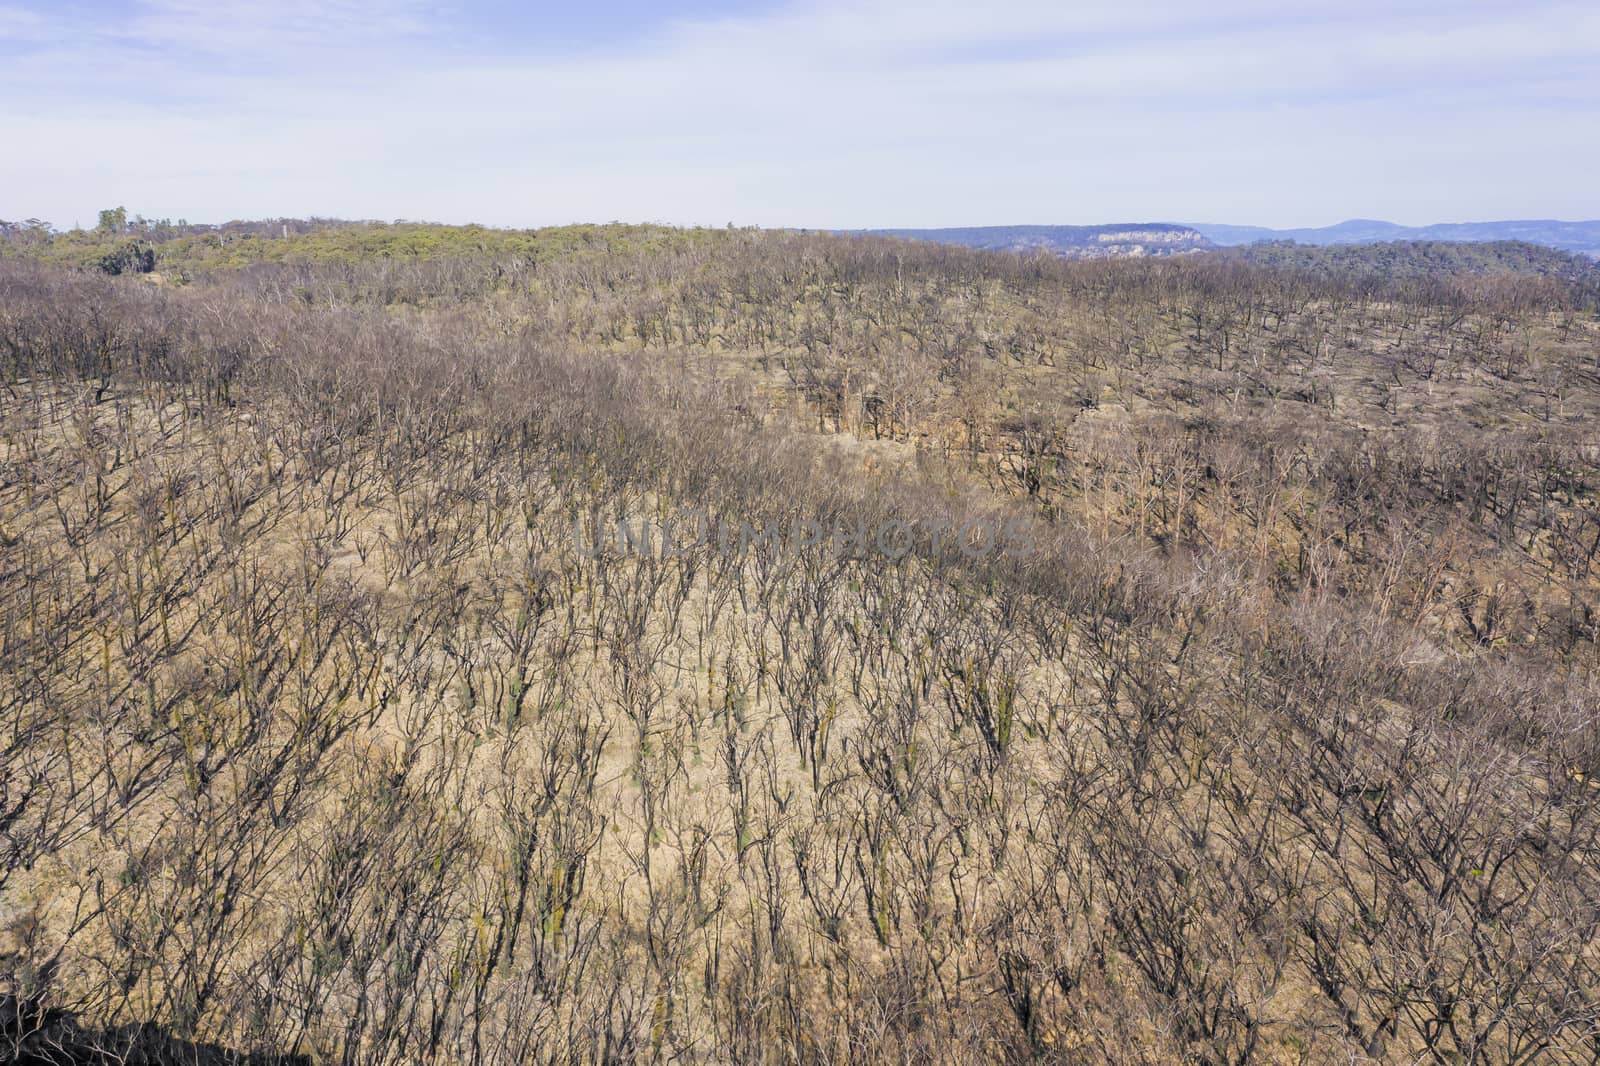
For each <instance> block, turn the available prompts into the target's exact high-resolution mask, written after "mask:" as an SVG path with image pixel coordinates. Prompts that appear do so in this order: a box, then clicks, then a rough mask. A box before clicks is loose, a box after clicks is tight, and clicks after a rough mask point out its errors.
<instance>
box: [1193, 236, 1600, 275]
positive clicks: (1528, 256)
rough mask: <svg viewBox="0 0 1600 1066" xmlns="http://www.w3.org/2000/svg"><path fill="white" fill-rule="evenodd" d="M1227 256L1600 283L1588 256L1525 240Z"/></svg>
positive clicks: (1250, 251) (1266, 246) (1338, 271)
mask: <svg viewBox="0 0 1600 1066" xmlns="http://www.w3.org/2000/svg"><path fill="white" fill-rule="evenodd" d="M1216 254H1217V255H1218V256H1219V257H1221V258H1224V259H1230V260H1236V261H1240V262H1246V263H1253V264H1258V265H1262V266H1272V267H1285V268H1289V269H1293V270H1307V271H1312V272H1315V273H1319V274H1324V275H1328V276H1330V277H1331V276H1340V277H1348V278H1376V279H1382V278H1402V277H1405V278H1426V277H1438V276H1441V275H1463V274H1518V275H1526V276H1532V277H1549V278H1560V279H1563V280H1565V281H1570V282H1575V283H1578V284H1588V285H1595V284H1600V264H1596V263H1595V261H1594V260H1593V259H1590V258H1589V257H1587V256H1582V255H1575V254H1573V253H1571V252H1560V251H1556V250H1555V249H1554V248H1545V247H1542V246H1540V245H1537V244H1528V243H1526V242H1523V241H1492V242H1485V243H1475V242H1456V241H1385V242H1380V243H1372V244H1333V245H1315V244H1295V243H1294V242H1292V241H1261V242H1258V243H1255V244H1246V245H1237V246H1234V247H1232V248H1227V249H1224V250H1222V251H1219V252H1217V253H1216Z"/></svg>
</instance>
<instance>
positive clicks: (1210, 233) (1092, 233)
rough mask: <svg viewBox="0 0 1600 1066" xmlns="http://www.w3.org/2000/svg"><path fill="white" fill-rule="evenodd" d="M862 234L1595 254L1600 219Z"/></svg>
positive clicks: (1006, 244)
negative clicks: (1478, 246) (1441, 246)
mask: <svg viewBox="0 0 1600 1066" xmlns="http://www.w3.org/2000/svg"><path fill="white" fill-rule="evenodd" d="M855 232H859V233H870V234H877V235H880V236H886V237H905V238H909V239H911V240H922V241H939V242H942V243H945V244H960V245H965V246H966V247H969V248H983V249H987V250H990V251H1003V252H1032V251H1044V252H1052V253H1054V254H1056V255H1064V256H1071V257H1086V256H1094V257H1098V256H1124V255H1134V256H1139V255H1180V254H1184V253H1188V252H1201V251H1208V250H1211V249H1214V248H1226V247H1233V246H1236V245H1244V244H1254V243H1258V242H1262V241H1294V242H1296V243H1298V244H1309V245H1319V246H1328V245H1344V244H1382V243H1390V242H1395V241H1447V242H1455V243H1460V242H1468V241H1470V242H1486V241H1523V242H1526V243H1528V244H1537V245H1540V246H1542V247H1545V248H1555V249H1558V250H1560V251H1564V252H1572V253H1576V254H1579V255H1587V256H1590V257H1600V220H1596V221H1591V222H1558V221H1554V220H1541V219H1532V220H1517V221H1506V222H1447V223H1441V224H1439V225H1434V226H1401V225H1397V224H1396V223H1393V222H1380V221H1376V220H1373V219H1362V218H1358V219H1351V220H1349V221H1348V222H1340V223H1339V224H1337V225H1334V226H1322V227H1318V228H1310V229H1269V228H1267V227H1265V226H1234V225H1224V224H1220V223H1209V222H1206V223H1199V222H1197V223H1188V224H1178V223H1172V222H1126V223H1116V224H1113V225H1104V226H968V227H955V228H948V229H880V230H858V231H855Z"/></svg>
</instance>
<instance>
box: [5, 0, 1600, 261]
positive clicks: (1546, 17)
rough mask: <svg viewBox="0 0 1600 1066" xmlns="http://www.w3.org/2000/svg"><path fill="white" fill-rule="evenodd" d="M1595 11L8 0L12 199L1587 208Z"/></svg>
mask: <svg viewBox="0 0 1600 1066" xmlns="http://www.w3.org/2000/svg"><path fill="white" fill-rule="evenodd" d="M1597 175H1600V4H1595V3H1594V2H1593V0H1586V2H1583V3H1565V2H1544V0H1523V2H1520V3H1510V2H1501V0H1497V2H1492V3H1491V2H1478V0H1303V2H1296V0H1270V2H1269V0H1204V2H1198V0H1148V2H1146V0H1053V2H1047V0H964V2H948V0H837V2H835V0H821V2H792V3H738V2H735V0H653V2H652V0H625V2H620V3H606V2H603V0H597V2H590V3H586V4H585V3H563V4H550V3H544V2H542V0H533V2H523V3H516V2H513V0H491V2H475V0H452V2H433V0H121V2H112V0H77V2H74V0H0V218H10V219H22V218H29V217H36V218H43V219H46V220H48V221H50V222H52V223H54V224H55V225H56V226H58V227H68V226H71V225H73V224H75V223H83V224H85V225H91V226H92V225H93V224H94V221H95V217H96V213H97V212H98V210H99V209H101V208H104V207H111V206H116V205H119V204H120V205H125V206H126V207H127V209H128V210H129V212H130V213H137V214H141V215H144V216H145V217H147V218H173V219H177V218H186V219H188V220H189V221H192V222H220V221H225V220H227V219H232V218H262V217H281V216H288V217H304V216H310V215H318V216H325V217H326V216H332V217H341V218H375V219H398V218H407V219H426V220H430V221H441V222H479V223H484V224H487V225H495V226H536V225H549V224H559V223H567V222H580V221H590V222H595V221H610V220H623V221H654V222H667V223H673V224H686V225H687V224H703V225H719V226H720V225H724V224H726V223H729V222H732V223H735V224H736V225H760V226H773V227H775V226H804V227H816V228H841V229H842V228H871V227H912V226H919V227H921V226H955V225H1001V224H1020V223H1054V224H1091V223H1098V222H1129V221H1180V222H1230V223H1239V224H1255V225H1267V226H1279V227H1288V226H1310V225H1326V224H1329V223H1333V222H1337V221H1340V220H1342V219H1346V218H1382V219H1387V220H1390V221H1394V222H1400V223H1405V224H1411V225H1420V224H1427V223H1433V222H1451V221H1481V220H1488V219H1505V218H1565V219H1589V218H1597V217H1600V180H1597Z"/></svg>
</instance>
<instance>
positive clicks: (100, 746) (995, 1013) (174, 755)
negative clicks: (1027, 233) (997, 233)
mask: <svg viewBox="0 0 1600 1066" xmlns="http://www.w3.org/2000/svg"><path fill="white" fill-rule="evenodd" d="M175 228H177V227H175ZM1108 232H1109V231H1108ZM1119 232H1120V231H1119ZM274 234H275V235H274ZM1095 239H1096V240H1098V237H1096V238H1095ZM1182 239H1183V240H1187V238H1182ZM131 241H145V242H146V243H147V244H148V246H149V248H148V250H149V251H150V253H151V255H152V257H153V259H152V260H150V261H148V262H147V261H146V260H145V259H144V258H143V251H144V249H143V248H141V249H139V250H137V254H136V255H135V254H132V253H130V255H129V256H128V257H122V258H119V259H118V260H117V263H118V264H121V263H124V262H126V263H131V264H132V265H133V266H134V267H135V268H142V267H144V266H146V265H148V266H149V267H150V269H149V270H144V269H133V270H125V271H123V272H121V273H116V274H112V273H108V272H107V271H106V270H105V257H106V256H107V255H114V254H115V255H120V250H121V249H123V248H125V247H126V245H127V243H128V242H131ZM1106 243H1115V241H1114V240H1110V241H1107V242H1106ZM0 245H3V247H4V253H3V255H0V577H3V579H0V724H3V726H4V729H3V731H0V1060H3V1059H5V1058H7V1057H8V1056H10V1057H13V1058H17V1059H19V1060H21V1061H38V1060H39V1059H40V1058H41V1057H42V1056H44V1055H46V1054H49V1055H53V1056H55V1057H56V1058H57V1059H67V1058H70V1059H71V1060H72V1061H78V1062H91V1061H92V1062H137V1061H152V1059H153V1060H154V1061H158V1062H160V1061H196V1062H208V1063H209V1062H223V1061H234V1062H237V1061H250V1062H253V1063H260V1064H268V1063H289V1062H294V1063H296V1064H300V1063H326V1062H339V1063H348V1064H352V1066H391V1064H395V1063H407V1064H410V1063H423V1064H441V1066H442V1064H456V1063H470V1064H480V1063H482V1064H493V1066H500V1064H512V1063H524V1062H539V1063H552V1064H554V1063H563V1064H565V1063H575V1062H604V1063H627V1062H640V1061H650V1062H667V1061H674V1062H685V1063H724V1062H736V1063H806V1064H812V1063H816V1064H821V1063H835V1062H850V1063H869V1064H870V1063H885V1064H887V1063H896V1064H901V1063H939V1064H956V1066H962V1064H968V1063H970V1064H978V1063H985V1064H987V1063H994V1062H1007V1063H1023V1062H1056V1063H1063V1064H1077V1063H1088V1062H1093V1063H1101V1062H1111V1063H1143V1064H1151V1066H1156V1064H1168V1063H1171V1064H1178V1063H1199V1064H1208V1066H1209V1064H1217V1066H1221V1064H1224V1063H1226V1064H1256V1063H1261V1064H1269V1066H1280V1064H1304V1066H1313V1064H1315V1066H1321V1064H1328V1066H1333V1064H1340V1066H1345V1064H1352V1063H1359V1064H1374V1063H1391V1062H1429V1063H1441V1064H1442V1063H1474V1064H1480V1063H1482V1064H1486V1063H1505V1062H1513V1063H1535V1062H1537V1063H1541V1064H1542V1063H1546V1062H1549V1063H1571V1064H1579V1063H1592V1062H1593V1061H1594V1058H1595V1053H1596V1049H1597V1048H1600V788H1597V787H1595V786H1596V783H1597V781H1600V778H1597V776H1596V775H1600V609H1597V604H1600V451H1597V449H1596V444H1595V435H1594V426H1595V425H1596V424H1597V421H1600V363H1597V360H1596V353H1597V352H1600V303H1597V299H1596V295H1597V294H1596V291H1595V289H1594V287H1593V286H1591V285H1588V284H1586V283H1582V282H1577V281H1572V280H1569V279H1567V278H1564V277H1562V276H1560V275H1559V273H1552V274H1550V275H1547V276H1538V277H1535V276H1528V275H1525V274H1519V273H1514V272H1508V271H1502V270H1495V271H1491V272H1484V271H1480V270H1477V269H1473V264H1472V263H1470V262H1468V261H1466V260H1461V259H1435V258H1432V256H1433V253H1432V252H1428V253H1426V254H1421V253H1418V254H1420V255H1421V261H1424V262H1427V263H1430V264H1433V265H1432V267H1431V268H1430V270H1429V272H1427V273H1425V274H1417V273H1414V272H1412V271H1409V270H1404V271H1401V270H1394V271H1389V272H1387V273H1386V274H1384V275H1382V276H1375V275H1370V274H1366V275H1359V276H1358V275H1357V274H1355V273H1353V272H1351V271H1344V270H1339V271H1324V270H1318V269H1308V268H1307V265H1306V264H1305V263H1300V262H1296V263H1281V262H1276V261H1271V260H1265V259H1258V260H1253V259H1251V258H1249V257H1246V256H1236V255H1224V254H1207V255H1174V256H1147V257H1140V258H1081V259H1066V258H1061V257H1056V256H1050V255H1032V256H1018V255H1014V254H1004V253H998V252H987V251H979V250H973V249H968V248H962V247H957V246H952V245H950V244H945V243H929V242H923V241H916V240H906V239H892V238H887V237H875V236H835V235H824V234H803V233H795V232H783V231H770V232H763V231H757V230H736V229H717V230H672V229H666V228H662V227H624V226H594V227H573V228H563V229H559V230H546V231H487V230H481V229H476V228H471V227H437V226H422V225H413V224H405V225H388V226H385V225H381V224H360V225H333V224H323V223H315V224H313V223H309V222H308V223H305V224H304V225H301V224H295V223H290V222H286V221H284V220H276V221H274V222H272V223H269V224H261V225H257V226H250V225H241V226H240V227H238V228H237V229H236V230H235V231H234V232H233V233H223V234H218V233H211V232H178V233H176V234H161V233H149V232H141V231H134V230H132V228H131V227H130V226H128V225H122V226H116V227H114V228H113V230H112V231H111V232H104V233H100V234H87V233H74V234H65V235H52V234H44V233H37V232H35V233H32V234H30V235H28V236H26V238H24V237H17V238H15V239H11V238H8V239H7V241H6V242H0ZM1414 251H1415V250H1408V251H1407V254H1411V253H1412V252H1414ZM1284 254H1287V255H1298V254H1300V253H1299V252H1298V251H1296V250H1294V249H1289V250H1287V251H1286V252H1285V253H1284ZM1506 254H1512V253H1510V252H1507V253H1506ZM1457 267H1462V268H1463V269H1459V270H1458V269H1456V268H1457ZM141 1056H146V1057H145V1058H144V1059H143V1060H141Z"/></svg>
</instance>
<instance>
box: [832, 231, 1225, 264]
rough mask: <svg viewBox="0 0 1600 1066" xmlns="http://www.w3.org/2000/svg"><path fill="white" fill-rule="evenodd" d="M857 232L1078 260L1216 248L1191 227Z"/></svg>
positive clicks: (1169, 253) (1170, 253)
mask: <svg viewBox="0 0 1600 1066" xmlns="http://www.w3.org/2000/svg"><path fill="white" fill-rule="evenodd" d="M856 232H858V233H867V234H873V235H876V236H880V237H904V238H906V239H908V240H914V241H937V242H939V243H941V244H960V245H965V246H966V247H968V248H982V249H984V250H986V251H991V252H1052V253H1054V254H1056V255H1066V256H1072V257H1074V258H1083V257H1099V256H1126V255H1175V254H1178V253H1182V252H1198V251H1204V250H1206V249H1209V248H1215V247H1217V245H1216V243H1214V242H1212V241H1210V240H1208V239H1207V238H1206V237H1205V236H1204V235H1203V234H1201V233H1200V232H1199V231H1198V230H1196V229H1194V228H1193V227H1192V226H1179V225H1176V224H1174V223H1171V222H1125V223H1118V224H1114V225H1108V226H969V227H964V228H962V227H958V228H954V229H875V230H858V231H856Z"/></svg>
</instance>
